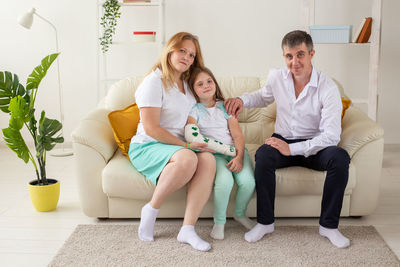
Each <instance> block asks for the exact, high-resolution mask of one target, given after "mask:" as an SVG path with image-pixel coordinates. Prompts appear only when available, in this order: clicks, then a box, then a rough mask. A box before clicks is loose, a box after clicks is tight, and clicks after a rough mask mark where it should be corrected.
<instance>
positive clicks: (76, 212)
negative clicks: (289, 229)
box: [0, 145, 400, 266]
mask: <svg viewBox="0 0 400 267" xmlns="http://www.w3.org/2000/svg"><path fill="white" fill-rule="evenodd" d="M0 162H1V166H0V265H1V266H46V265H47V264H48V263H49V262H50V261H51V259H52V258H53V256H54V255H55V254H56V253H57V251H58V249H60V248H61V246H62V245H63V243H64V241H65V240H66V239H67V238H68V236H69V235H70V234H71V233H72V231H73V230H74V229H75V227H76V226H77V225H78V224H96V223H123V224H126V223H136V224H137V223H138V220H111V221H110V220H106V221H98V220H97V219H92V218H88V217H86V216H85V215H84V214H83V213H82V212H81V211H80V207H79V201H78V193H77V188H76V182H75V175H74V165H73V157H63V158H56V157H51V156H48V163H47V166H48V167H47V173H48V176H49V177H54V178H57V179H58V180H59V181H61V195H60V201H59V204H58V208H57V210H56V211H53V212H48V213H39V212H36V211H35V210H34V208H33V206H32V204H31V202H30V199H29V195H28V191H27V185H26V184H27V182H28V181H30V180H32V179H33V178H34V172H33V168H32V166H31V165H25V164H24V163H23V161H22V160H20V159H18V158H17V157H16V155H15V154H14V153H13V152H12V151H10V150H9V149H8V148H6V147H4V146H3V147H0ZM158 223H162V221H161V222H159V221H158ZM200 223H202V224H203V223H206V224H212V221H211V220H202V221H201V222H200ZM276 224H277V225H292V224H298V225H299V224H308V225H318V219H315V218H306V219H298V218H291V219H277V221H276ZM341 225H374V226H375V227H376V229H377V230H378V231H379V233H380V234H381V235H382V237H383V238H384V239H385V240H386V242H387V244H388V245H389V246H390V247H391V248H392V250H393V251H394V252H395V253H396V255H397V257H399V258H400V145H391V146H385V152H384V161H383V170H382V184H381V195H380V202H379V206H378V208H377V210H376V211H375V213H374V214H372V215H370V216H365V217H362V218H360V219H354V218H342V220H341Z"/></svg>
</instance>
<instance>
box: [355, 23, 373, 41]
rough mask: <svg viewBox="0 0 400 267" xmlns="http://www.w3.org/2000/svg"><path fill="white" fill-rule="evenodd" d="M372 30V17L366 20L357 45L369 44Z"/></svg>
mask: <svg viewBox="0 0 400 267" xmlns="http://www.w3.org/2000/svg"><path fill="white" fill-rule="evenodd" d="M371 29H372V18H371V17H368V18H365V22H364V25H363V27H362V29H361V32H360V34H359V35H358V37H357V41H356V43H367V42H368V40H369V37H370V36H371Z"/></svg>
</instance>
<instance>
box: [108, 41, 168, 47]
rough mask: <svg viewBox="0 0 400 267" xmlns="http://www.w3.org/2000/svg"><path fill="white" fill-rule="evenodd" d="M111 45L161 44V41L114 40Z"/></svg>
mask: <svg viewBox="0 0 400 267" xmlns="http://www.w3.org/2000/svg"><path fill="white" fill-rule="evenodd" d="M111 45H154V46H157V45H160V42H157V41H153V42H137V41H133V40H132V41H116V42H113V43H112V44H111Z"/></svg>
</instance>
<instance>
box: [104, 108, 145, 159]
mask: <svg viewBox="0 0 400 267" xmlns="http://www.w3.org/2000/svg"><path fill="white" fill-rule="evenodd" d="M108 119H109V121H110V124H111V128H112V130H113V133H114V137H115V141H116V142H117V144H118V146H119V148H120V149H121V152H122V154H124V155H125V156H126V157H128V158H129V156H128V152H129V145H130V143H131V139H132V136H134V135H135V134H136V130H137V126H138V123H139V121H140V112H139V108H138V106H137V105H136V103H134V104H132V105H129V106H128V107H126V108H124V109H122V110H114V111H112V112H110V113H109V114H108Z"/></svg>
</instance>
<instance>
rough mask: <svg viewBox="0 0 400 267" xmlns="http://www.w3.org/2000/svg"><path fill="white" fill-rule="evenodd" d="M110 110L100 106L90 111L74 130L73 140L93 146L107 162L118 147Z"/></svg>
mask: <svg viewBox="0 0 400 267" xmlns="http://www.w3.org/2000/svg"><path fill="white" fill-rule="evenodd" d="M108 113H110V110H108V109H103V108H98V109H95V110H94V111H92V112H90V113H89V114H88V115H87V116H86V117H85V118H84V119H83V120H82V121H81V122H80V123H79V125H78V127H77V128H76V129H75V130H74V131H73V132H72V142H73V143H78V144H81V145H85V146H88V147H91V148H92V149H93V150H94V151H96V152H98V153H99V154H100V155H101V156H102V157H103V159H104V161H105V162H106V163H107V162H108V161H109V160H110V159H111V157H112V156H113V155H114V153H115V150H116V149H117V147H118V146H117V143H116V142H115V139H114V134H113V132H112V129H111V126H110V123H109V121H108V117H107V115H108Z"/></svg>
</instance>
